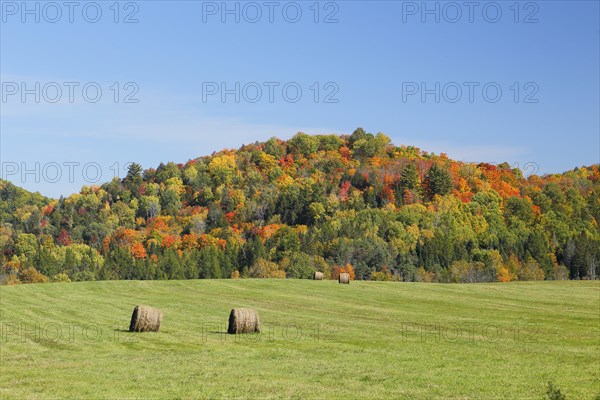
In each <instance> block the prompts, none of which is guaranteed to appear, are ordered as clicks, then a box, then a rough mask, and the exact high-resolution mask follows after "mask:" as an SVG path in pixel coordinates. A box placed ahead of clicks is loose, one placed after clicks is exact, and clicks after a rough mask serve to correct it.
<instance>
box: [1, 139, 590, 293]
mask: <svg viewBox="0 0 600 400" xmlns="http://www.w3.org/2000/svg"><path fill="white" fill-rule="evenodd" d="M0 196H1V199H2V202H1V203H0V218H1V221H0V222H1V227H0V246H1V247H2V250H3V252H2V255H1V262H2V271H1V272H0V275H1V276H0V280H1V281H2V283H8V284H13V283H19V282H23V283H25V282H43V281H47V280H51V281H66V280H74V281H76V280H96V279H185V278H189V279H195V278H229V277H234V278H235V277H281V278H283V277H289V278H307V277H310V276H312V272H313V271H315V270H318V271H323V272H324V273H325V276H326V278H329V277H332V278H335V277H336V276H337V274H339V272H340V271H348V272H350V273H351V275H355V277H356V279H377V280H392V279H397V280H405V281H414V280H417V281H439V282H483V281H512V280H532V279H566V278H569V277H570V278H572V279H594V278H595V277H596V276H597V274H600V268H599V267H598V264H599V261H600V230H599V228H598V221H600V171H599V166H598V165H593V166H589V167H580V168H576V169H575V170H572V171H569V172H565V173H563V174H556V175H547V176H536V175H532V176H529V177H523V174H522V172H521V171H520V170H519V169H516V168H514V169H513V168H511V166H509V165H508V164H500V165H490V164H485V163H482V164H469V163H462V162H457V161H453V160H450V159H449V158H448V157H446V156H445V155H444V154H442V155H434V154H429V153H426V152H423V151H421V150H419V149H417V148H415V147H411V146H395V145H393V144H391V142H390V140H389V138H388V137H386V136H385V135H383V134H381V133H379V134H377V135H372V134H368V133H366V132H365V131H364V130H362V129H360V128H359V129H357V130H356V131H355V132H354V133H353V134H352V135H350V136H341V137H338V136H333V135H327V136H325V135H324V136H309V135H305V134H302V133H299V134H297V135H296V136H294V137H293V138H292V139H291V140H289V141H282V140H279V139H276V138H272V139H270V140H268V141H267V142H265V143H255V144H249V145H245V146H243V147H241V148H240V149H238V150H223V151H221V152H218V153H214V154H213V155H211V156H208V157H200V158H198V159H195V160H190V161H188V162H187V163H185V164H174V163H168V164H166V165H163V164H161V165H160V166H158V168H156V169H148V170H145V171H142V169H141V167H140V166H139V165H137V164H132V165H131V167H130V169H129V172H128V174H127V176H126V177H125V178H124V179H122V180H119V179H114V180H113V181H111V182H109V183H106V184H104V185H102V186H100V187H95V186H94V187H84V188H82V190H81V192H80V193H79V194H75V195H71V196H69V197H67V198H61V199H60V200H51V199H46V198H44V197H42V196H40V195H37V194H31V193H28V192H26V191H24V190H22V189H19V188H16V187H15V186H13V185H11V184H9V183H7V182H1V181H0Z"/></svg>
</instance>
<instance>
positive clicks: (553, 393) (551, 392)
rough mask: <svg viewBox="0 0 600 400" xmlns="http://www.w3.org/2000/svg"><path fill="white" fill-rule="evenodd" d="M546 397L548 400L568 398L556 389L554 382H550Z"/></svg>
mask: <svg viewBox="0 0 600 400" xmlns="http://www.w3.org/2000/svg"><path fill="white" fill-rule="evenodd" d="M546 396H548V400H566V399H567V397H566V396H565V395H564V394H562V393H561V392H560V389H559V388H557V387H555V386H554V385H553V384H552V382H548V388H547V389H546Z"/></svg>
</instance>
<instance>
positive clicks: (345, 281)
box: [338, 272, 350, 284]
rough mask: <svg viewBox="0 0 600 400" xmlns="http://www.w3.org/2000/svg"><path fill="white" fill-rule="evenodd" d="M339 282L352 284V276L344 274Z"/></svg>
mask: <svg viewBox="0 0 600 400" xmlns="http://www.w3.org/2000/svg"><path fill="white" fill-rule="evenodd" d="M338 282H339V283H345V284H349V283H350V274H349V273H347V272H342V273H341V274H340V276H339V278H338Z"/></svg>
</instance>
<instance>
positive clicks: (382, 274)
mask: <svg viewBox="0 0 600 400" xmlns="http://www.w3.org/2000/svg"><path fill="white" fill-rule="evenodd" d="M371 280H372V281H391V280H392V274H391V272H390V271H388V270H387V269H384V270H383V271H373V272H371Z"/></svg>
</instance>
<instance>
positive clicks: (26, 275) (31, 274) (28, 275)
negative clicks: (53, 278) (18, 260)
mask: <svg viewBox="0 0 600 400" xmlns="http://www.w3.org/2000/svg"><path fill="white" fill-rule="evenodd" d="M19 280H20V281H21V283H45V282H48V277H47V276H46V275H44V274H41V273H39V272H38V270H37V269H35V268H33V267H29V268H25V269H24V270H22V271H21V272H20V273H19Z"/></svg>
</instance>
